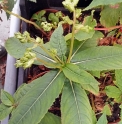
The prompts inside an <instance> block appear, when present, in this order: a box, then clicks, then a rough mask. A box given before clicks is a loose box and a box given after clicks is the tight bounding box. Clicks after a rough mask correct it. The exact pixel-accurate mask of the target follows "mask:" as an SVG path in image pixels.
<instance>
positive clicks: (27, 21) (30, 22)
mask: <svg viewBox="0 0 122 124" xmlns="http://www.w3.org/2000/svg"><path fill="white" fill-rule="evenodd" d="M2 9H3V10H4V11H5V12H6V13H8V14H10V15H14V16H16V17H17V18H19V19H21V20H23V21H24V22H26V23H29V24H32V25H34V26H35V27H36V28H37V29H39V30H40V31H41V32H42V33H43V34H44V35H45V36H47V34H46V33H45V32H44V31H43V30H42V29H41V28H40V27H39V26H38V25H37V24H36V23H34V22H32V21H29V20H27V19H25V18H23V17H21V16H19V15H17V14H15V13H12V12H10V11H9V10H6V9H5V8H2Z"/></svg>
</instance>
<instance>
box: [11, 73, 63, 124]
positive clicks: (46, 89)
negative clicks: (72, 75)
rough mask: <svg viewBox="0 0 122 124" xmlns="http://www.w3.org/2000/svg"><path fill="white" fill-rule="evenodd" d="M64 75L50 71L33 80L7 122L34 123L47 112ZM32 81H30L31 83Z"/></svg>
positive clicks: (59, 89)
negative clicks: (31, 85) (32, 84)
mask: <svg viewBox="0 0 122 124" xmlns="http://www.w3.org/2000/svg"><path fill="white" fill-rule="evenodd" d="M64 80H65V77H64V75H63V73H61V72H57V71H50V72H49V73H47V74H45V75H44V76H43V77H40V78H38V79H37V80H34V81H33V82H35V85H34V87H32V88H31V90H29V92H27V93H26V95H25V96H24V97H23V98H22V99H21V101H20V104H19V105H18V107H17V108H16V110H15V111H14V114H13V116H12V117H11V119H10V121H9V124H36V123H38V122H40V121H41V119H42V118H43V117H44V115H45V114H46V113H47V111H48V109H49V108H50V106H51V105H52V104H53V102H54V100H55V98H57V97H58V95H59V94H60V92H61V90H62V87H63V84H64ZM33 82H32V83H33Z"/></svg>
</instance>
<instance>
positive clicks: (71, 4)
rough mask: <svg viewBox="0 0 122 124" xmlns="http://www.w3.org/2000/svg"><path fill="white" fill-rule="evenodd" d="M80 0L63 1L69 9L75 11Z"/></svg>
mask: <svg viewBox="0 0 122 124" xmlns="http://www.w3.org/2000/svg"><path fill="white" fill-rule="evenodd" d="M78 1H79V0H65V1H63V2H62V4H63V5H64V7H65V8H66V9H68V10H69V11H70V12H73V11H74V10H75V7H76V6H77V4H78Z"/></svg>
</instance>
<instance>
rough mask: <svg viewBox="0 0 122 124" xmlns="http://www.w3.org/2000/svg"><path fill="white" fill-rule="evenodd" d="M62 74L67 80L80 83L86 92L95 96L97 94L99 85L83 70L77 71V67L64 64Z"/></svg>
mask: <svg viewBox="0 0 122 124" xmlns="http://www.w3.org/2000/svg"><path fill="white" fill-rule="evenodd" d="M63 72H64V74H65V76H66V77H67V78H68V79H70V80H72V81H74V82H76V83H80V84H81V86H82V87H83V88H84V89H85V90H88V91H90V92H92V93H93V94H95V95H98V94H99V87H98V85H99V83H98V82H97V81H96V79H95V78H94V77H93V76H92V75H91V74H89V73H88V72H86V71H85V70H83V69H79V67H78V66H77V65H74V64H71V63H69V64H66V65H65V67H64V68H63Z"/></svg>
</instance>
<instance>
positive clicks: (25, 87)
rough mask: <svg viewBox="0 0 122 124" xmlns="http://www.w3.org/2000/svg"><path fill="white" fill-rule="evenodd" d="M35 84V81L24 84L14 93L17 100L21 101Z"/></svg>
mask: <svg viewBox="0 0 122 124" xmlns="http://www.w3.org/2000/svg"><path fill="white" fill-rule="evenodd" d="M34 85H35V83H34V82H33V83H29V84H22V85H21V86H20V87H19V88H18V89H17V91H16V92H15V93H14V99H15V102H17V103H18V102H19V101H20V100H21V98H22V97H23V96H24V95H25V94H26V93H27V92H28V91H29V90H30V89H31V88H32V87H33V86H34Z"/></svg>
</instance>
